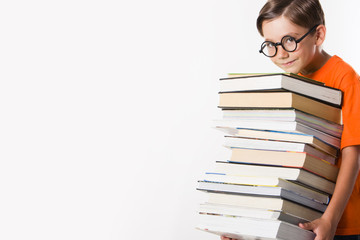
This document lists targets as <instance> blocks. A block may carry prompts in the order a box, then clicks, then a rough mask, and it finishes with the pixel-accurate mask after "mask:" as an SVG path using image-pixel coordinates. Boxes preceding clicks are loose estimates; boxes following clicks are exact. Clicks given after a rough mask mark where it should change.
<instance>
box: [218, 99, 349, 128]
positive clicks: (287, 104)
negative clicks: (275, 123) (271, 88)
mask: <svg viewBox="0 0 360 240" xmlns="http://www.w3.org/2000/svg"><path fill="white" fill-rule="evenodd" d="M219 98H220V101H219V107H220V108H222V109H239V108H240V109H241V108H242V109H246V108H248V109H249V108H285V109H287V108H294V109H297V110H300V111H303V112H306V113H308V114H312V115H314V116H317V117H320V118H323V119H326V120H328V121H331V122H334V123H337V124H341V123H342V119H341V108H338V107H334V106H331V105H328V104H324V103H322V102H319V101H316V100H313V99H311V98H307V97H304V96H301V95H299V94H296V93H292V92H236V93H220V94H219Z"/></svg>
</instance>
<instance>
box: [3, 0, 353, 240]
mask: <svg viewBox="0 0 360 240" xmlns="http://www.w3.org/2000/svg"><path fill="white" fill-rule="evenodd" d="M264 2H265V1H264V0H261V1H260V0H256V1H254V0H222V1H220V0H183V1H165V0H155V1H145V0H142V1H141V0H140V1H110V0H102V1H99V0H88V1H81V0H71V1H69V0H62V1H39V0H35V1H17V0H14V1H2V2H1V3H0V43H1V44H0V61H1V62H0V64H1V65H0V69H1V70H0V83H1V84H0V140H1V142H0V162H1V164H0V239H6V240H7V239H37V240H43V239H44V240H45V239H46V240H48V239H87V240H89V239H164V240H165V239H174V240H183V239H219V238H218V237H215V236H212V235H210V234H207V233H202V232H199V231H197V230H195V229H194V226H195V225H196V207H197V204H198V203H200V202H202V201H204V199H205V195H203V194H202V193H200V192H197V191H196V190H195V188H196V184H197V183H196V181H197V179H198V178H199V177H200V176H201V175H202V173H204V172H205V171H208V170H210V169H211V167H212V164H213V163H214V162H215V161H216V160H224V159H226V158H227V157H228V155H229V152H228V151H226V149H224V148H223V147H222V146H221V144H222V142H223V138H222V133H220V132H219V133H218V132H216V131H215V130H214V129H212V128H211V126H212V125H211V121H212V120H213V119H216V118H218V117H219V116H220V110H219V109H218V108H217V107H216V106H217V101H218V98H217V97H218V96H217V87H218V85H217V84H218V79H219V78H220V77H224V76H226V74H227V73H229V72H279V71H281V70H280V69H277V68H276V67H275V66H273V65H272V63H271V62H270V61H269V59H266V58H265V57H263V56H262V55H261V54H259V53H258V48H259V46H260V44H261V42H262V39H261V37H260V36H259V35H258V33H257V30H256V27H255V20H256V17H257V14H258V11H259V10H260V8H261V6H262V5H263V4H264ZM322 3H323V8H324V11H325V13H326V20H327V26H328V34H327V40H326V43H325V45H324V47H325V49H326V50H327V51H328V52H329V53H330V54H337V55H339V56H341V57H342V58H343V59H344V60H346V61H347V62H349V63H350V64H351V65H352V66H353V67H354V68H355V69H356V70H357V71H358V72H359V71H360V58H359V47H358V44H357V42H358V40H359V38H360V30H359V27H358V25H359V19H358V15H359V12H358V10H359V9H360V3H359V1H357V0H345V1H338V0H326V1H325V0H323V1H322Z"/></svg>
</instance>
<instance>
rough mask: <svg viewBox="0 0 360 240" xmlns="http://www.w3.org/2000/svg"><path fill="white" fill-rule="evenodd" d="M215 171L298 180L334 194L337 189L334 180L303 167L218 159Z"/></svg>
mask: <svg viewBox="0 0 360 240" xmlns="http://www.w3.org/2000/svg"><path fill="white" fill-rule="evenodd" d="M213 172H216V173H224V174H227V175H235V176H236V175H238V176H263V177H279V178H283V179H286V180H293V181H297V182H299V183H301V184H304V185H307V186H310V187H312V188H315V189H318V190H320V191H323V192H325V193H328V194H333V192H334V189H335V182H334V181H330V180H329V179H326V178H324V177H321V176H319V175H317V174H314V173H312V172H309V171H306V170H305V169H302V168H294V167H280V166H262V165H255V164H242V163H234V162H223V161H217V162H216V163H215V168H214V171H213Z"/></svg>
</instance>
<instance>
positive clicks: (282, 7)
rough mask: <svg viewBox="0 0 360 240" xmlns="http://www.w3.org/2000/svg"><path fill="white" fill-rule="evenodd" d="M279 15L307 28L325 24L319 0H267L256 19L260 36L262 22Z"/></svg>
mask: <svg viewBox="0 0 360 240" xmlns="http://www.w3.org/2000/svg"><path fill="white" fill-rule="evenodd" d="M280 16H285V17H287V18H288V19H289V20H290V21H291V22H293V23H294V24H296V25H299V26H301V27H305V28H309V29H310V28H312V27H313V26H315V25H317V24H323V25H325V17H324V12H323V10H322V7H321V4H320V2H319V0H268V1H267V3H266V4H265V5H264V6H263V8H262V9H261V10H260V12H259V16H258V18H257V21H256V26H257V29H258V31H259V33H260V34H261V36H263V31H262V25H263V22H264V21H268V20H272V19H275V18H277V17H280Z"/></svg>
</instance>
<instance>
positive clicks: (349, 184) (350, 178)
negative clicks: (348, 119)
mask: <svg viewBox="0 0 360 240" xmlns="http://www.w3.org/2000/svg"><path fill="white" fill-rule="evenodd" d="M341 154H342V162H341V166H340V170H339V174H338V177H337V181H336V185H335V190H334V194H333V196H332V198H331V200H330V203H329V205H328V207H327V209H326V211H325V212H324V214H323V215H322V217H321V218H319V219H316V220H314V221H312V222H310V223H305V224H299V226H300V227H301V228H304V229H307V230H312V231H314V233H315V234H316V238H315V240H320V239H326V240H330V239H333V237H334V235H335V231H336V227H337V224H338V223H339V221H340V218H341V216H342V214H343V212H344V209H345V207H346V204H347V202H348V200H349V198H350V195H351V193H352V191H353V188H354V185H355V181H356V178H357V175H358V173H359V166H360V163H359V154H360V146H349V147H345V148H344V149H343V150H342V152H341Z"/></svg>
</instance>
